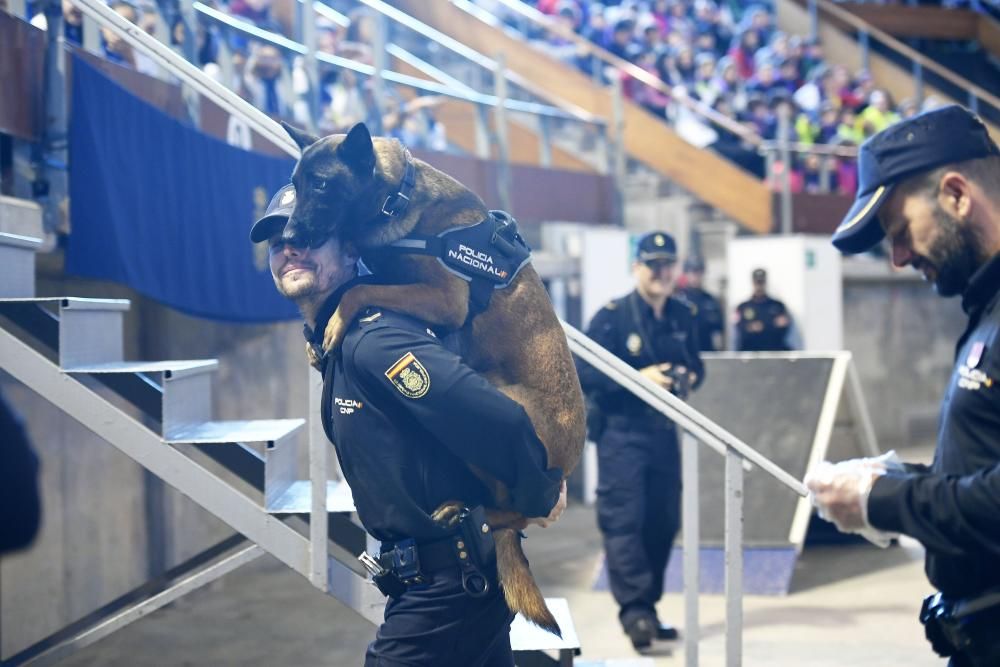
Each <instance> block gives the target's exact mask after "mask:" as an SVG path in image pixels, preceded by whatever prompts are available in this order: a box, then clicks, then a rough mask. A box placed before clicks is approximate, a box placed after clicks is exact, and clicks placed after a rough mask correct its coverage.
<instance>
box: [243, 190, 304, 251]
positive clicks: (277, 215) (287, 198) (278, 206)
mask: <svg viewBox="0 0 1000 667" xmlns="http://www.w3.org/2000/svg"><path fill="white" fill-rule="evenodd" d="M294 209H295V186H294V185H292V184H291V183H289V184H288V185H286V186H284V187H283V188H281V189H280V190H278V191H277V192H275V193H274V196H273V197H271V203H270V204H268V205H267V210H266V211H264V215H263V217H261V219H260V220H258V221H257V222H255V223H253V226H252V227H250V240H251V241H253V242H254V243H260V242H261V241H266V240H268V239H269V238H271V237H272V236H274V234H275V233H276V232H277V231H278V230H280V229H282V228H283V227H284V226H285V224H286V223H287V222H288V218H289V217H291V215H292V210H294Z"/></svg>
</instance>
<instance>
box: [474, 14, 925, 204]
mask: <svg viewBox="0 0 1000 667" xmlns="http://www.w3.org/2000/svg"><path fill="white" fill-rule="evenodd" d="M481 1H483V0H481ZM533 4H535V6H536V8H537V9H538V10H539V11H541V12H542V13H544V14H547V15H549V16H550V17H551V18H552V20H553V21H554V22H555V23H556V24H558V25H560V26H562V31H565V30H572V31H573V32H574V33H576V34H577V35H579V36H581V37H584V38H586V39H587V40H589V41H590V42H592V43H594V44H596V45H598V46H600V47H602V48H603V49H604V50H606V51H608V52H610V53H611V54H613V55H615V56H617V57H618V58H621V59H623V60H626V61H628V62H629V63H632V64H633V65H635V66H636V67H639V68H641V69H643V70H645V71H646V72H647V73H649V74H651V75H654V76H655V77H656V78H658V79H659V80H660V81H662V82H663V83H664V84H665V87H664V88H663V89H660V88H654V87H652V86H649V85H646V84H645V83H643V82H642V81H640V80H639V79H638V78H636V77H634V76H631V75H629V74H628V73H627V72H625V71H623V70H620V69H616V68H613V67H608V66H607V65H606V64H605V63H604V61H603V60H601V59H600V58H598V57H596V56H594V55H592V54H590V53H588V50H587V49H582V48H580V47H579V46H578V45H577V44H575V43H574V42H573V40H571V39H568V38H567V37H566V36H564V35H563V34H561V32H562V31H560V30H555V29H554V30H541V29H540V30H532V29H529V30H528V31H527V32H528V37H529V39H532V40H534V41H536V42H537V43H539V44H540V45H541V46H542V47H543V48H544V49H546V50H547V51H548V52H549V53H550V54H551V55H553V56H555V57H557V58H559V59H561V60H563V61H565V62H568V63H571V64H573V65H574V66H576V67H578V68H579V69H580V70H582V71H584V72H586V73H587V74H589V75H590V76H592V77H595V78H599V79H601V80H603V81H604V82H607V81H609V79H610V77H612V76H620V77H622V79H623V82H622V83H623V91H624V94H625V95H626V96H627V97H628V98H629V99H631V100H632V101H634V102H635V103H637V104H640V105H642V106H643V107H644V108H646V109H647V110H648V111H650V112H651V113H653V114H656V115H658V116H663V117H665V118H668V119H670V120H671V121H673V122H675V123H677V122H678V121H679V120H683V121H685V124H684V125H683V127H685V128H690V126H691V123H692V122H694V123H695V124H697V123H700V124H701V127H697V128H696V131H695V132H694V133H691V132H690V130H687V129H685V130H683V131H682V130H681V129H679V130H678V131H680V132H682V134H689V135H692V136H694V137H696V139H695V142H696V143H700V144H703V145H706V146H710V147H711V148H713V149H714V150H716V151H717V152H719V153H721V154H723V155H725V156H727V157H729V158H730V159H732V160H733V161H735V162H737V163H739V164H740V165H741V166H743V167H744V168H746V169H747V170H749V171H752V172H754V173H755V174H757V175H758V176H760V177H762V178H763V177H765V176H774V175H775V170H780V169H782V166H781V164H780V162H779V163H776V164H774V165H773V166H772V173H771V174H767V173H766V171H767V165H768V162H767V161H766V160H765V159H764V157H763V156H762V155H761V152H760V151H759V150H758V148H757V147H756V146H754V145H752V144H751V143H749V142H748V141H747V140H746V139H745V138H744V136H743V135H742V134H741V133H740V132H738V131H736V130H737V129H738V128H737V125H739V126H742V127H745V128H748V129H750V130H752V131H753V132H754V133H755V134H756V135H758V136H760V137H761V138H762V139H764V140H769V141H774V140H777V139H779V134H780V132H781V130H780V127H782V123H780V122H779V117H780V116H781V115H782V114H786V113H787V115H788V118H789V119H790V120H789V123H788V125H787V127H788V131H787V132H788V134H787V139H788V140H789V141H790V142H793V143H798V144H805V145H814V144H827V145H835V146H844V147H851V146H857V145H858V144H860V143H861V142H862V141H864V140H865V138H867V137H869V136H871V135H872V134H874V133H876V132H878V131H879V130H881V129H883V128H885V127H886V126H888V125H890V124H892V123H894V122H896V121H897V120H899V119H901V118H905V117H909V116H911V115H913V114H915V113H917V112H918V111H919V110H920V109H918V108H917V106H916V104H914V103H913V102H912V101H910V100H902V101H900V102H898V103H896V102H895V101H894V100H893V99H892V97H891V95H890V94H889V92H888V91H886V90H883V89H880V88H877V87H876V86H875V84H874V82H873V80H872V78H871V76H870V75H869V73H868V72H865V71H859V72H854V73H852V72H850V71H849V70H848V69H847V68H845V67H844V66H842V65H836V64H832V63H829V62H828V61H827V60H826V58H825V57H824V53H823V46H822V44H821V43H820V42H818V41H817V40H811V39H804V38H802V37H799V36H796V35H789V34H786V33H784V32H782V31H781V30H778V29H777V28H776V27H775V25H774V15H773V11H772V10H771V9H770V8H769V7H768V6H765V5H760V4H749V3H744V2H740V1H739V0H728V1H727V0H718V1H717V0H619V1H610V0H609V1H607V2H599V1H596V0H537V1H536V2H534V3H533ZM518 27H519V28H521V29H522V30H523V29H525V24H524V23H520V24H519V25H518ZM682 96H684V97H687V98H689V99H691V100H694V101H696V102H698V103H699V105H702V106H703V107H704V108H711V109H713V110H715V111H716V112H718V113H719V114H721V115H723V116H725V117H727V118H728V119H730V120H732V121H734V123H735V124H737V125H733V126H731V127H729V128H727V127H724V126H722V125H719V124H715V123H706V122H704V121H703V120H701V116H698V117H697V119H696V120H693V119H692V115H693V114H691V113H689V112H685V110H684V109H679V108H678V105H676V104H673V103H672V102H673V101H674V100H675V99H676V98H678V97H682ZM934 103H935V102H934V101H933V100H928V102H927V103H926V104H934ZM696 116H697V115H696ZM706 135H707V138H706ZM824 162H826V163H827V164H826V165H824ZM824 174H826V175H825V176H824ZM855 184H856V173H855V167H854V161H853V160H851V159H836V158H827V157H822V156H819V155H815V154H809V153H797V154H796V158H795V160H794V164H793V170H792V187H793V189H796V190H805V191H814V192H815V191H821V190H824V189H825V187H827V186H828V187H829V188H830V189H831V190H834V191H841V192H843V193H845V194H853V192H854V187H855Z"/></svg>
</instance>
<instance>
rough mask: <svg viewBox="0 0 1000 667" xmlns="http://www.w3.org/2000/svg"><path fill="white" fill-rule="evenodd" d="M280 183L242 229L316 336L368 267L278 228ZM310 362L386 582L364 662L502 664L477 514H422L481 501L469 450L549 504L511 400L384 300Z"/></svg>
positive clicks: (504, 628) (527, 506)
mask: <svg viewBox="0 0 1000 667" xmlns="http://www.w3.org/2000/svg"><path fill="white" fill-rule="evenodd" d="M290 188H291V186H286V187H285V188H283V189H282V190H280V191H279V192H278V193H277V194H276V195H275V196H274V198H273V199H272V200H271V204H270V205H269V206H268V210H267V212H266V214H265V216H264V217H263V218H261V219H260V220H258V221H257V222H256V223H255V224H254V226H253V228H252V230H251V240H254V241H261V240H267V242H268V246H269V252H268V255H269V262H270V267H271V273H272V275H273V277H274V282H275V285H276V286H277V288H278V291H279V292H281V294H282V295H284V296H285V297H287V298H289V299H292V300H294V301H295V303H296V305H297V306H298V307H299V309H300V311H301V313H302V316H303V318H304V319H305V320H306V336H307V340H309V341H310V342H311V343H312V345H313V346H314V347H315V348H316V349H319V348H321V345H322V340H323V333H324V330H325V328H326V323H327V322H328V321H329V318H330V317H331V316H332V314H333V312H334V311H335V310H336V308H337V305H338V303H339V302H340V298H341V296H342V295H343V294H344V293H345V292H346V291H347V290H349V289H350V288H351V287H352V286H354V285H356V284H358V283H359V282H362V281H365V280H367V279H371V278H370V277H369V278H367V279H366V278H358V277H357V270H356V265H357V260H358V255H357V253H356V252H355V251H354V250H353V249H352V248H350V247H349V246H346V245H342V244H341V243H339V242H338V241H337V239H333V238H331V239H327V240H326V241H325V242H323V243H322V244H321V245H319V246H317V247H314V248H311V247H308V246H306V245H304V244H302V243H299V242H298V241H297V240H296V239H294V238H285V237H284V226H285V223H286V222H287V218H288V214H289V213H290V212H291V209H292V207H293V206H294V190H291V189H290ZM289 193H291V195H290V196H289ZM320 366H321V370H322V372H323V373H324V390H323V401H322V408H323V425H324V427H325V429H326V432H327V435H328V436H329V437H330V439H331V440H332V441H333V442H334V443H335V445H336V450H337V457H338V460H339V461H340V466H341V469H342V471H343V473H344V478H345V479H346V481H347V483H348V484H349V485H350V487H351V491H352V493H353V496H354V502H355V506H356V507H357V511H358V517H359V518H360V519H361V523H362V524H363V525H364V527H365V530H367V531H368V532H369V533H370V534H371V535H372V536H373V537H375V538H376V539H378V540H380V541H381V543H382V544H381V552H380V554H379V560H378V562H377V564H376V565H375V568H376V569H384V570H385V573H384V574H383V575H382V576H381V578H380V579H377V581H379V582H380V588H383V592H386V593H387V594H389V595H390V596H391V598H390V600H389V602H388V604H387V605H386V611H385V622H384V623H383V624H382V625H381V627H380V628H379V630H378V634H377V635H376V638H375V641H374V642H372V644H371V645H370V646H369V647H368V652H367V656H366V662H365V664H366V665H380V666H385V667H394V666H397V665H404V664H405V665H463V666H464V665H477V666H480V665H488V666H490V667H493V666H498V667H499V666H500V665H503V666H504V667H509V666H510V665H512V664H513V656H512V653H511V647H510V636H509V633H510V622H511V621H512V620H513V614H512V613H511V611H510V609H509V608H508V607H507V603H506V601H505V600H504V596H503V593H502V591H501V590H500V587H499V585H498V582H497V574H496V564H495V558H490V557H489V554H490V551H491V549H492V537H491V536H490V535H488V531H487V532H486V533H483V532H482V531H480V530H479V528H480V527H481V524H478V523H477V525H476V526H475V530H474V531H472V532H474V535H472V539H469V538H467V537H465V535H464V534H460V533H459V532H457V530H459V531H460V528H459V529H456V527H454V526H451V525H443V524H442V522H439V521H435V520H434V518H432V514H433V513H434V511H435V510H436V509H437V508H438V507H439V506H440V505H442V504H443V503H445V502H447V501H455V500H459V501H461V502H463V503H465V504H467V506H468V507H470V508H471V507H474V506H477V505H479V506H482V505H492V496H491V493H490V491H489V490H488V489H487V488H486V486H485V485H484V483H483V482H482V481H480V480H479V478H478V477H476V476H475V475H473V473H472V472H471V470H470V469H469V464H472V465H475V466H477V467H478V468H479V469H481V470H483V471H485V472H486V473H488V474H489V475H491V476H492V477H494V478H495V479H498V480H500V481H501V482H503V483H504V484H505V485H506V486H507V488H508V489H510V492H511V500H512V505H513V509H515V510H516V511H518V512H520V513H521V514H523V515H524V516H527V517H547V518H546V519H544V520H536V522H538V523H541V524H543V525H544V524H545V523H546V522H547V521H552V520H555V519H556V518H558V515H559V513H561V511H562V509H563V508H564V507H565V484H561V479H562V471H560V470H559V469H556V468H553V469H547V465H546V453H545V449H544V447H543V446H542V443H541V441H540V440H539V439H538V436H537V435H536V433H535V431H534V428H533V426H532V424H531V420H530V419H529V418H528V415H527V413H526V412H525V410H524V408H522V407H521V406H520V405H519V404H518V403H516V402H514V401H513V400H511V399H509V398H507V397H506V396H505V395H504V394H502V393H500V392H499V391H498V390H497V389H496V388H495V387H493V386H492V385H491V384H489V383H488V382H487V381H486V379H485V378H483V377H482V376H481V375H479V374H477V373H475V372H474V371H473V370H472V369H471V368H469V367H468V366H466V365H465V364H464V363H462V360H461V359H460V358H459V357H458V356H456V355H455V354H454V353H453V352H451V351H450V350H449V349H447V348H446V347H445V346H444V345H443V344H442V342H441V341H440V340H439V339H438V337H437V336H436V335H435V333H434V332H433V330H432V329H431V328H430V327H429V326H428V325H427V324H426V323H424V322H420V321H419V320H416V319H414V318H412V317H409V316H406V315H401V314H397V313H393V312H390V311H387V310H381V311H379V310H376V311H372V310H369V311H368V312H366V313H364V315H363V316H362V317H360V318H359V319H357V320H355V321H354V322H353V323H352V324H351V325H350V327H349V328H348V330H347V334H346V336H345V338H344V342H343V344H342V345H341V347H340V348H339V349H338V350H335V351H334V352H332V353H331V354H330V355H328V356H327V357H326V358H323V359H321V360H320ZM484 535H485V537H484ZM373 562H374V561H373ZM483 581H486V582H488V587H486V590H483V588H484V587H483V586H481V583H482V582H483Z"/></svg>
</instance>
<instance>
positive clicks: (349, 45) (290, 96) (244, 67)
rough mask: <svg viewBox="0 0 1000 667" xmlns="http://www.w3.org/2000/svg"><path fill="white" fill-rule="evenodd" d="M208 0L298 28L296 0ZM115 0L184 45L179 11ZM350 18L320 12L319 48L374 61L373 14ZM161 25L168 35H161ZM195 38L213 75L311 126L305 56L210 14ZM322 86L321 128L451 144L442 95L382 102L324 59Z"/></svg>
mask: <svg viewBox="0 0 1000 667" xmlns="http://www.w3.org/2000/svg"><path fill="white" fill-rule="evenodd" d="M61 3H62V12H63V19H64V36H65V39H66V41H67V42H68V43H70V44H73V45H75V46H81V45H82V43H83V27H82V25H83V16H82V14H81V13H80V10H79V9H77V8H76V7H74V6H73V4H72V3H71V2H69V0H61ZM206 4H209V5H214V6H215V8H216V9H218V10H220V11H223V12H224V13H226V14H228V15H230V16H232V17H234V18H236V19H239V20H241V21H244V22H247V23H250V24H252V25H253V26H255V27H257V28H260V29H263V30H266V31H269V32H272V33H276V34H278V35H281V36H283V37H292V35H293V30H292V26H291V25H290V22H291V21H292V20H294V19H293V18H292V17H294V10H295V6H294V5H295V1H294V0H291V2H288V0H228V2H225V3H222V4H219V3H214V2H212V0H208V2H206ZM109 6H110V7H111V8H112V9H113V10H114V11H115V12H117V13H118V14H120V15H121V16H123V17H124V18H126V19H127V20H128V21H130V22H131V23H134V24H136V25H138V26H140V27H141V28H142V29H143V30H145V31H146V32H147V33H149V34H150V35H153V36H157V37H159V38H161V39H162V40H163V41H169V43H170V44H171V45H172V46H174V47H177V49H178V50H180V51H183V45H184V42H185V40H186V39H187V37H188V34H189V33H188V31H187V30H186V29H185V26H184V23H183V21H182V20H181V17H180V16H179V15H176V16H162V17H161V13H160V10H159V8H158V7H157V4H156V2H155V1H154V0H134V1H133V0H110V2H109ZM289 10H290V11H289ZM32 14H33V18H32V21H31V22H32V24H33V25H35V26H36V27H39V28H42V29H46V26H47V20H46V17H45V14H44V12H43V11H42V5H41V3H39V4H38V6H36V7H35V8H34V11H33V12H32ZM286 16H287V18H285V17H286ZM349 19H350V22H349V24H348V25H347V26H346V27H345V26H343V25H340V24H339V23H335V22H333V21H331V20H328V19H325V18H323V17H317V25H316V29H317V50H318V51H319V52H321V53H326V54H329V55H335V56H339V57H342V58H346V59H348V60H353V61H355V62H358V63H360V64H366V65H370V64H372V61H373V57H372V46H371V45H372V42H373V39H372V30H373V29H374V28H373V23H372V16H371V14H369V13H366V12H363V11H357V12H354V13H352V14H351V15H350V16H349ZM159 31H162V32H163V34H162V35H160V34H158V33H159ZM194 39H195V40H196V48H195V49H194V58H195V61H196V63H197V64H198V65H199V66H200V67H201V68H202V69H203V70H204V71H205V72H206V73H207V74H209V75H210V76H211V77H212V78H214V79H215V80H217V81H219V82H220V83H223V84H225V85H226V86H228V87H229V88H230V89H232V90H235V91H237V92H238V93H239V94H240V95H241V96H242V97H243V98H244V99H246V100H247V101H249V102H250V103H252V104H253V105H254V106H256V107H257V108H258V109H261V110H262V111H264V112H266V113H267V114H269V115H271V116H272V117H274V118H281V119H285V120H288V121H291V122H293V123H295V124H297V125H299V126H300V127H307V126H310V124H311V123H310V121H311V120H313V119H311V109H310V99H311V84H310V80H309V77H308V75H307V73H306V70H305V66H304V59H303V58H302V57H301V56H299V55H297V54H293V53H290V52H288V51H285V50H283V49H281V48H280V47H278V46H276V45H275V44H273V43H270V42H268V41H265V40H257V39H253V38H252V37H249V36H248V35H247V34H246V33H244V32H241V31H238V30H233V29H225V28H223V27H221V26H218V25H213V24H211V23H209V22H207V21H199V22H198V24H197V26H195V32H194ZM101 48H102V50H103V54H104V57H105V58H107V59H108V60H109V61H111V62H114V63H116V64H119V65H122V66H125V67H130V68H133V69H135V70H137V71H139V72H142V73H144V74H148V75H150V76H155V77H158V78H163V79H170V78H171V77H170V75H169V73H167V72H164V71H163V70H162V69H161V68H160V66H159V65H157V64H156V63H155V62H154V61H153V60H152V59H150V58H149V57H147V56H145V55H144V54H143V53H141V52H140V51H138V50H136V49H133V48H132V47H131V46H129V45H128V43H126V42H125V41H123V40H121V39H120V38H119V37H118V36H117V35H116V34H115V33H114V32H113V31H111V30H107V29H102V30H101ZM222 50H226V51H227V52H228V56H229V59H228V62H229V63H231V67H230V68H228V69H226V70H224V69H223V68H222V67H220V62H221V60H222V58H221V51H222ZM316 85H317V87H318V89H319V98H320V99H319V113H318V117H317V118H316V119H314V120H315V125H314V127H315V128H316V129H317V131H318V132H319V133H320V134H332V133H337V132H345V131H347V130H348V129H350V128H351V127H352V126H353V125H354V124H356V123H358V122H362V121H363V122H366V123H367V124H368V125H369V127H370V128H371V129H372V131H373V132H375V133H378V134H383V135H388V136H395V137H397V138H399V139H401V140H402V141H404V142H405V143H406V144H407V145H408V146H410V147H411V148H428V149H431V150H446V149H447V141H446V139H445V135H444V126H443V124H441V123H440V122H438V121H437V120H436V119H435V117H434V107H435V105H436V104H437V103H438V102H440V101H441V98H439V97H437V96H418V97H414V98H412V99H403V98H402V97H400V96H399V95H398V94H397V93H396V91H394V90H391V89H390V90H389V91H388V92H389V95H388V96H387V98H386V99H381V100H378V102H379V103H378V104H376V100H375V99H374V97H373V94H372V87H371V81H370V80H369V79H368V78H367V77H364V76H361V75H358V74H356V73H355V72H354V71H352V70H350V69H347V68H339V67H334V66H331V65H329V64H326V63H322V62H321V63H320V72H319V81H317V82H316Z"/></svg>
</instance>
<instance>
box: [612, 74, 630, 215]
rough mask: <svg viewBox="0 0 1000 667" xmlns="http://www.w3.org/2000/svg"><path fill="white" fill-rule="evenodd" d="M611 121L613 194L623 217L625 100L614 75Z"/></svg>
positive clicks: (620, 82) (620, 86) (619, 81)
mask: <svg viewBox="0 0 1000 667" xmlns="http://www.w3.org/2000/svg"><path fill="white" fill-rule="evenodd" d="M611 109H612V111H611V123H612V128H613V130H612V136H613V137H614V150H613V151H612V154H613V159H614V163H613V167H612V171H611V173H612V177H613V180H614V184H615V195H616V199H617V208H618V212H619V217H620V218H621V219H622V220H624V219H625V174H626V163H625V100H624V92H623V91H622V80H621V77H618V76H616V77H615V78H614V79H612V81H611Z"/></svg>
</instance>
